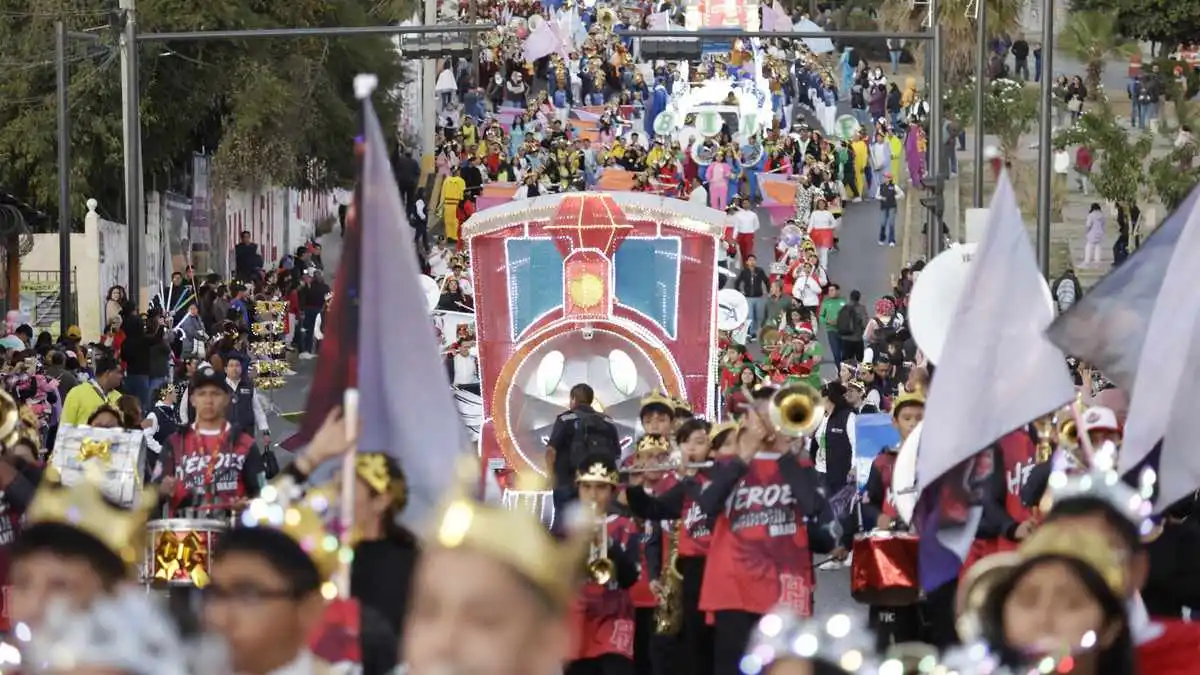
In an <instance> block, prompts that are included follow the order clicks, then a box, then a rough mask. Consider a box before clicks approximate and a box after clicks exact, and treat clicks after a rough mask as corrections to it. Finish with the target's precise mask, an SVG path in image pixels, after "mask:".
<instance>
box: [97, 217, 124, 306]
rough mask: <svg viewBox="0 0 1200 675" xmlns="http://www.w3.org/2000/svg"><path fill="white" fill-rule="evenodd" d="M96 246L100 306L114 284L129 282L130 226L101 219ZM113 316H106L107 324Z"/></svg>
mask: <svg viewBox="0 0 1200 675" xmlns="http://www.w3.org/2000/svg"><path fill="white" fill-rule="evenodd" d="M96 247H97V248H98V249H99V250H98V251H97V253H98V257H99V264H98V268H99V271H100V275H99V276H100V278H99V279H98V280H97V281H98V282H99V286H98V287H97V289H96V290H97V291H98V292H99V293H100V306H101V307H105V306H106V303H105V302H104V301H105V299H107V298H108V291H109V289H111V288H112V287H113V286H120V287H122V288H124V287H125V284H127V283H129V228H127V227H125V225H124V223H114V222H112V221H110V220H104V219H103V218H101V219H99V221H98V227H97V228H96ZM110 318H111V317H107V316H106V317H104V322H105V325H107V323H108V320H109V319H110Z"/></svg>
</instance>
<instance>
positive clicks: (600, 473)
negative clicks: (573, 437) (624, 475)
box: [575, 462, 621, 485]
mask: <svg viewBox="0 0 1200 675" xmlns="http://www.w3.org/2000/svg"><path fill="white" fill-rule="evenodd" d="M575 482H576V483H603V484H605V485H617V484H618V483H620V482H621V475H620V474H619V473H617V472H616V470H615V469H613V467H610V466H606V465H605V464H604V462H595V463H593V464H590V465H588V466H583V467H580V468H579V470H578V471H576V472H575Z"/></svg>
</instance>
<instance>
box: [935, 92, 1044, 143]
mask: <svg viewBox="0 0 1200 675" xmlns="http://www.w3.org/2000/svg"><path fill="white" fill-rule="evenodd" d="M973 80H974V78H972V79H971V80H969V81H968V82H967V83H966V84H963V85H960V86H956V87H949V88H948V89H947V90H946V92H945V94H944V97H943V99H942V110H943V112H944V113H945V114H946V116H947V117H948V118H950V119H952V120H955V121H956V122H958V123H959V125H960V126H962V127H966V126H967V125H970V124H973V123H974V121H975V83H974V81H973ZM1040 110H1041V104H1040V102H1039V101H1038V94H1037V90H1036V89H1034V88H1032V87H1025V86H1022V85H1021V83H1020V82H1016V81H1014V80H1008V79H1003V78H1000V79H996V80H992V81H991V82H989V83H987V84H986V85H984V92H983V126H984V129H985V131H986V132H987V133H989V134H995V135H997V136H999V137H1000V153H1001V154H1002V155H1004V158H1005V160H1012V159H1014V158H1015V157H1016V154H1017V149H1018V147H1019V146H1020V142H1021V136H1023V135H1025V134H1027V133H1029V132H1030V131H1032V130H1033V124H1034V122H1036V121H1037V118H1038V114H1039V112H1040Z"/></svg>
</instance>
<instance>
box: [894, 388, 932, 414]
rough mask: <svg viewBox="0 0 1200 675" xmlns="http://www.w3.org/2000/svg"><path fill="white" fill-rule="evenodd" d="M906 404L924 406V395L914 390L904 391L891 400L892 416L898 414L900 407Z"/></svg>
mask: <svg viewBox="0 0 1200 675" xmlns="http://www.w3.org/2000/svg"><path fill="white" fill-rule="evenodd" d="M906 405H919V406H921V407H924V406H925V397H924V396H922V395H921V394H919V393H917V392H915V391H906V392H904V393H903V394H900V395H899V396H897V397H896V398H895V399H893V400H892V417H895V416H896V415H897V414H899V412H900V409H901V408H903V407H904V406H906Z"/></svg>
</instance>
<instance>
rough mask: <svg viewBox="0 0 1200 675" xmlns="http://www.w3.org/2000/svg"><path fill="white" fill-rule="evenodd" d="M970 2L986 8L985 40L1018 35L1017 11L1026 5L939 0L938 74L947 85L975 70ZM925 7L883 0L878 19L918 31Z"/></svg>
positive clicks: (1017, 0)
mask: <svg viewBox="0 0 1200 675" xmlns="http://www.w3.org/2000/svg"><path fill="white" fill-rule="evenodd" d="M973 2H981V3H984V4H985V5H986V7H987V26H986V28H987V35H988V39H989V40H991V39H992V38H996V37H999V36H1001V35H1017V34H1019V33H1020V32H1021V14H1022V13H1023V12H1024V10H1025V6H1026V5H1027V4H1028V0H942V2H941V3H940V5H939V9H938V17H937V22H938V25H940V26H941V27H942V74H943V77H944V78H945V80H944V81H945V82H946V83H948V84H961V83H963V82H965V81H966V80H967V78H969V77H971V76H972V75H973V74H974V72H975V54H976V45H977V44H978V43H977V42H976V40H975V33H976V31H975V19H974V13H973V12H974V10H972V9H971V5H972V3H973ZM928 9H929V8H928V6H927V5H916V6H914V5H913V3H912V0H884V2H883V5H882V6H881V7H880V10H879V22H880V25H881V26H882V27H883V28H884V29H886V30H894V31H912V30H918V29H919V28H920V26H921V24H922V22H923V21H924V20H925V16H926V13H927V12H928ZM925 44H926V45H929V44H931V43H928V42H927V43H925ZM914 52H915V50H914ZM922 61H923V60H922Z"/></svg>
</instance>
